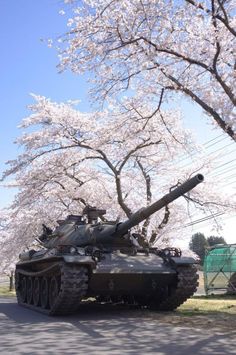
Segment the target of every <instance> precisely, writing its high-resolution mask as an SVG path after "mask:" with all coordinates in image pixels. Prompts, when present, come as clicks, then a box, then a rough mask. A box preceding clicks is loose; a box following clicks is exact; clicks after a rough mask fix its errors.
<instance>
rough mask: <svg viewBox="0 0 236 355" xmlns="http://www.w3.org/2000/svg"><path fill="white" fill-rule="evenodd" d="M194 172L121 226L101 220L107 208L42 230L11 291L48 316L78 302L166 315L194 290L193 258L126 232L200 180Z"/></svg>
mask: <svg viewBox="0 0 236 355" xmlns="http://www.w3.org/2000/svg"><path fill="white" fill-rule="evenodd" d="M203 179H204V178H203V176H202V175H201V174H198V175H196V176H194V177H192V178H191V179H189V180H187V181H186V182H184V183H183V184H181V185H179V186H177V187H176V188H174V189H172V190H171V191H170V192H169V193H167V194H166V195H164V196H163V197H162V198H161V199H160V200H158V201H156V202H154V203H153V204H151V205H149V206H148V207H146V208H141V209H140V210H138V211H137V212H135V213H134V214H133V215H132V216H131V218H129V219H127V220H126V221H124V222H117V221H116V222H104V221H102V219H104V214H105V213H106V211H105V210H101V209H97V208H94V207H86V208H85V210H84V213H83V215H69V216H68V217H67V218H66V219H65V220H62V221H58V226H57V227H56V228H55V230H54V231H52V230H51V229H49V228H47V227H46V226H44V232H43V234H42V235H41V236H39V238H38V241H39V242H40V243H41V245H42V248H41V249H40V250H34V249H32V250H28V251H25V252H23V253H21V254H20V256H19V262H18V263H17V264H16V271H15V287H16V295H17V300H18V303H19V304H20V305H22V306H26V307H29V308H32V309H35V310H38V311H41V312H44V313H46V314H48V315H61V314H70V313H73V312H75V311H76V310H77V309H78V307H79V305H80V304H81V301H83V300H86V299H88V298H93V299H94V300H96V302H103V303H106V302H108V303H120V302H122V303H128V304H136V305H140V306H143V307H148V308H154V309H157V310H160V311H172V310H174V309H175V308H177V307H178V306H179V305H181V304H182V303H183V302H185V301H186V300H187V299H188V298H189V297H190V296H192V295H193V294H194V292H195V291H196V288H197V286H198V275H197V272H196V270H197V269H196V265H195V264H196V260H195V259H193V258H190V257H183V256H182V255H181V251H180V250H179V249H177V248H165V249H163V250H162V249H159V248H156V247H151V246H149V244H148V242H147V241H146V240H145V239H144V238H143V237H142V236H141V235H139V234H136V233H132V228H133V227H134V226H136V225H138V224H139V223H140V222H142V221H144V220H146V219H147V218H148V217H149V216H151V215H152V214H153V213H155V212H157V211H158V210H160V209H161V208H163V207H165V206H167V205H168V204H169V203H171V202H172V201H174V200H175V199H177V198H178V197H180V196H182V195H184V194H185V193H187V192H188V191H190V190H191V189H193V188H194V187H195V186H196V185H197V184H199V183H201V182H202V181H203Z"/></svg>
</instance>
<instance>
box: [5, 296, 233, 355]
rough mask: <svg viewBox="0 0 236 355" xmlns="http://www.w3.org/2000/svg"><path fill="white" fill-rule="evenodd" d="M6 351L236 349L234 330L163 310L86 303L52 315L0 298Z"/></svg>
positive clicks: (186, 351) (33, 353)
mask: <svg viewBox="0 0 236 355" xmlns="http://www.w3.org/2000/svg"><path fill="white" fill-rule="evenodd" d="M0 348H1V353H2V354H10V353H12V352H15V353H16V354H31V355H36V354H85V353H89V354H96V355H98V354H119V355H120V354H121V353H122V354H141V353H142V354H144V353H145V354H154V353H155V354H175V355H180V354H181V355H183V354H214V355H215V354H235V334H233V333H232V334H225V333H224V334H223V333H220V332H218V333H216V332H211V331H206V329H205V330H201V329H193V328H189V327H184V326H182V327H176V326H171V325H168V324H162V323H161V314H159V315H158V314H157V313H156V314H155V317H153V315H152V313H151V312H148V311H142V310H135V309H132V310H130V309H127V308H123V307H113V306H97V305H83V306H81V308H80V310H79V312H78V313H77V314H75V315H72V316H67V317H65V316H63V317H48V316H45V315H43V314H40V313H38V312H34V311H31V310H29V309H26V308H23V307H19V306H18V305H17V304H16V303H15V299H14V298H9V299H7V298H5V299H0Z"/></svg>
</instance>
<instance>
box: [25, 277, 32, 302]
mask: <svg viewBox="0 0 236 355" xmlns="http://www.w3.org/2000/svg"><path fill="white" fill-rule="evenodd" d="M26 300H27V303H28V304H31V303H32V300H33V278H32V277H28V279H27V296H26Z"/></svg>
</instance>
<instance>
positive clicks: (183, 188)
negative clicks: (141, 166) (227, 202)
mask: <svg viewBox="0 0 236 355" xmlns="http://www.w3.org/2000/svg"><path fill="white" fill-rule="evenodd" d="M203 180H204V176H203V175H202V174H197V175H195V176H194V177H192V178H191V179H189V180H187V181H185V182H184V183H183V184H181V185H179V186H177V187H176V188H175V189H173V190H172V191H170V192H169V193H168V194H166V195H164V196H163V197H162V198H161V199H159V200H157V201H156V202H154V203H153V204H151V205H150V206H147V207H143V208H141V209H140V210H138V211H137V212H135V213H134V214H132V216H131V217H130V218H129V219H127V220H126V221H125V222H123V223H120V224H119V225H118V226H117V231H116V233H115V234H116V235H123V234H125V233H127V231H128V230H129V229H130V228H132V227H134V226H136V225H138V224H139V223H140V222H142V221H144V220H145V219H147V218H148V217H150V216H151V215H152V214H153V213H155V212H157V211H159V210H160V209H162V208H163V207H165V206H167V205H168V204H169V203H170V202H173V201H174V200H176V199H177V198H178V197H180V196H183V195H184V194H185V193H187V192H188V191H190V190H192V189H193V188H194V187H195V186H197V185H198V184H200V183H201V182H203Z"/></svg>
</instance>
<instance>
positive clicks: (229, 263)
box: [204, 244, 236, 294]
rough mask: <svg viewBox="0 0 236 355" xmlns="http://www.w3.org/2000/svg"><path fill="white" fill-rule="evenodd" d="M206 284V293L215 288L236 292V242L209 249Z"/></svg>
mask: <svg viewBox="0 0 236 355" xmlns="http://www.w3.org/2000/svg"><path fill="white" fill-rule="evenodd" d="M204 284H205V291H206V294H209V292H212V293H213V291H215V290H226V291H227V292H228V293H231V294H236V244H218V245H215V246H214V247H211V248H209V249H208V250H207V252H206V256H205V260H204Z"/></svg>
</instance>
